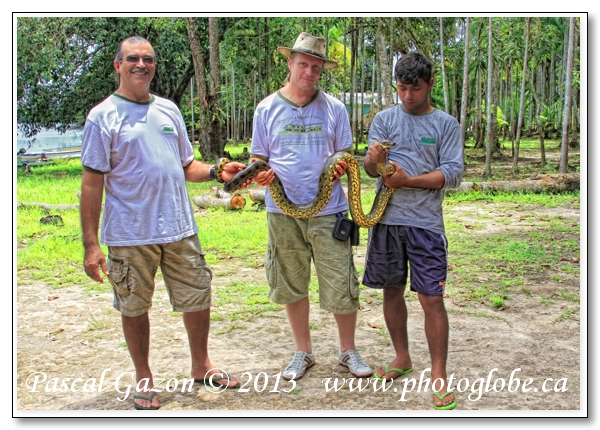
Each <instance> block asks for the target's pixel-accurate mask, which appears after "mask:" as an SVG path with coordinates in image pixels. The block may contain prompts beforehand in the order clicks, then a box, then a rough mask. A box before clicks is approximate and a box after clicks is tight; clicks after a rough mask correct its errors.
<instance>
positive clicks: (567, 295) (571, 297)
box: [558, 290, 579, 303]
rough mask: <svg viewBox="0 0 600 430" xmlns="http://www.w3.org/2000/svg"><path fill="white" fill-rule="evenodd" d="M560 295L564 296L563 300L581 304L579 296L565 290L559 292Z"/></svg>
mask: <svg viewBox="0 0 600 430" xmlns="http://www.w3.org/2000/svg"><path fill="white" fill-rule="evenodd" d="M558 293H559V294H560V295H561V296H562V298H563V299H565V300H567V301H569V302H575V303H579V294H573V293H570V292H568V291H564V290H558Z"/></svg>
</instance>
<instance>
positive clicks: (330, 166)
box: [217, 140, 395, 228]
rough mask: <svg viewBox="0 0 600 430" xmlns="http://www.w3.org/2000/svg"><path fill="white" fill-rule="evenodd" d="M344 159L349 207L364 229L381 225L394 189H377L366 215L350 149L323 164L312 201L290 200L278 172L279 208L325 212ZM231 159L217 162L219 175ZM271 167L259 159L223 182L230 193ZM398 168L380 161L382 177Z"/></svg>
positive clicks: (274, 192) (274, 188)
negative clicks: (337, 168) (338, 170)
mask: <svg viewBox="0 0 600 430" xmlns="http://www.w3.org/2000/svg"><path fill="white" fill-rule="evenodd" d="M394 145H395V143H394V142H391V141H389V140H384V141H382V142H381V146H382V147H383V148H384V149H386V148H391V147H392V146H394ZM340 160H344V161H345V162H346V164H347V165H348V168H347V169H346V175H348V207H349V208H350V213H351V214H352V219H353V220H354V222H356V223H357V224H358V225H359V226H360V227H363V228H369V227H372V226H374V225H375V224H377V223H378V222H379V220H380V219H381V217H382V216H383V212H384V211H385V207H386V206H387V203H388V201H389V200H390V197H391V196H392V193H393V192H394V190H393V189H392V188H388V187H386V186H385V185H383V184H382V185H381V188H380V189H379V191H378V192H377V195H376V196H375V200H374V201H373V205H372V207H371V211H370V212H369V213H368V214H365V213H364V212H363V209H362V204H361V200H360V167H359V165H358V163H357V162H356V160H355V159H354V157H353V156H352V155H351V154H349V153H347V152H336V153H335V154H333V155H332V156H331V157H329V159H328V160H327V162H326V163H325V166H323V170H322V172H321V177H320V178H319V189H318V190H319V191H318V193H317V196H316V197H315V199H314V200H313V201H312V202H310V203H308V204H304V205H298V204H296V203H293V202H292V201H290V199H289V198H288V197H287V195H286V193H285V189H284V188H283V185H282V184H281V181H280V180H279V178H278V177H277V175H275V178H274V179H273V182H272V183H271V184H270V185H269V190H270V192H271V197H272V198H273V201H274V202H275V204H276V205H277V207H279V209H281V210H282V211H283V212H285V213H286V214H288V215H290V216H293V217H294V218H310V217H311V216H314V215H316V214H318V213H319V212H321V211H322V210H323V208H325V206H326V205H327V203H328V202H329V199H330V198H331V191H332V189H333V179H334V178H335V175H334V173H335V170H336V169H335V166H336V165H337V164H338V163H339V162H340ZM227 162H228V160H227V159H225V158H222V159H220V160H219V162H218V164H217V166H218V170H217V178H220V174H219V173H220V172H221V171H222V170H223V167H224V166H225V164H227ZM269 169H270V167H269V165H268V164H267V163H266V162H264V161H260V160H259V161H255V162H253V163H250V164H249V165H248V167H246V168H245V169H244V170H242V171H241V172H239V173H238V174H237V175H235V176H234V177H233V178H232V179H231V181H229V182H227V183H225V184H224V185H223V189H224V190H225V191H226V192H231V191H235V190H237V189H238V188H239V187H241V186H242V184H244V182H246V181H248V180H250V179H252V178H254V177H255V176H256V175H258V174H259V173H260V172H262V171H264V170H269ZM394 171H395V168H394V166H392V165H390V164H387V163H379V164H377V172H378V173H379V174H380V175H381V176H389V175H391V174H393V173H394ZM221 182H222V181H221Z"/></svg>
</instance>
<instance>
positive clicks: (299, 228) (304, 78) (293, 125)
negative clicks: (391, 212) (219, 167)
mask: <svg viewBox="0 0 600 430" xmlns="http://www.w3.org/2000/svg"><path fill="white" fill-rule="evenodd" d="M277 50H278V51H279V52H280V53H281V54H283V55H285V56H286V57H287V58H288V60H287V65H288V69H289V75H288V82H287V83H286V85H285V86H284V87H283V88H281V89H280V90H279V91H277V92H276V93H273V94H271V95H270V96H268V97H267V98H265V99H264V100H263V101H261V102H260V103H259V105H258V106H257V107H256V112H255V115H254V129H253V135H252V145H251V147H250V154H251V157H252V159H251V161H253V160H256V159H262V160H265V161H268V163H269V165H270V167H271V169H270V170H268V171H266V172H262V173H260V174H259V175H258V176H257V177H256V178H255V180H256V182H257V183H258V184H260V185H269V184H270V183H271V182H272V181H273V178H274V175H275V174H277V176H278V178H279V179H280V181H281V183H282V184H283V186H284V188H285V190H286V194H287V197H288V198H289V199H290V200H291V201H292V202H293V203H296V204H299V205H302V204H309V203H310V202H312V201H313V200H314V199H315V197H316V195H317V192H318V187H319V177H320V175H321V171H322V168H323V165H324V164H325V162H326V161H327V159H328V158H329V157H330V156H331V155H333V154H334V153H335V152H338V151H347V150H350V149H351V148H352V133H351V130H350V122H349V120H348V114H347V112H346V108H345V106H344V104H343V103H342V102H340V101H339V100H337V99H335V98H334V97H332V96H330V95H328V94H325V93H324V92H322V91H320V90H319V89H318V88H317V84H318V82H319V77H320V76H321V72H322V71H323V69H333V68H335V67H337V66H338V64H337V63H336V62H335V61H333V60H329V59H327V57H326V52H327V47H326V42H325V39H324V38H322V37H315V36H312V35H310V34H308V33H301V34H300V36H298V39H297V40H296V43H295V44H294V47H293V48H286V47H279V48H278V49H277ZM345 168H346V165H345V164H344V165H342V166H338V169H337V170H338V171H337V173H336V175H337V177H336V179H337V178H339V177H340V176H341V175H343V173H344V172H345ZM266 206H267V218H268V226H269V227H268V228H269V243H268V249H267V255H266V260H265V269H266V272H267V279H268V281H269V286H270V292H269V297H270V298H271V300H273V301H274V302H275V303H279V304H283V305H285V309H286V312H287V315H288V319H289V321H290V325H291V328H292V332H293V334H294V339H295V342H296V353H295V355H294V357H293V359H292V361H291V362H290V364H289V365H288V366H287V367H286V368H285V369H284V371H283V373H282V376H283V378H284V379H286V380H292V379H299V378H301V377H302V376H303V375H304V373H305V372H306V369H307V368H309V367H311V366H313V365H314V364H315V355H314V353H313V348H312V344H311V337H310V328H309V311H310V303H309V300H308V286H309V283H310V278H311V261H313V262H314V265H315V268H316V272H317V279H318V282H319V305H320V307H321V308H322V309H325V310H327V311H329V312H332V313H333V314H334V318H335V320H336V322H337V326H338V332H339V339H340V351H339V354H338V357H337V359H338V362H339V364H340V365H342V366H345V367H347V368H348V369H349V370H350V372H351V373H352V374H353V375H354V376H356V377H361V378H363V377H369V376H371V375H372V373H373V371H372V369H371V368H370V367H369V366H368V365H367V364H366V363H365V362H364V361H363V359H362V358H361V356H360V354H359V353H358V351H357V349H356V345H355V344H354V333H355V329H356V316H357V310H358V308H359V300H358V297H359V284H358V274H357V272H356V269H355V267H354V262H353V253H352V245H351V243H350V241H349V240H347V241H340V240H338V239H335V238H333V236H332V231H333V228H334V226H335V224H336V221H337V219H338V218H339V217H342V216H344V215H345V214H346V213H347V210H348V203H347V201H346V196H345V194H344V191H343V189H342V185H341V183H340V181H335V183H334V186H333V191H332V193H331V198H330V200H329V202H328V204H327V206H325V208H324V209H323V210H322V211H321V212H320V213H318V214H317V215H316V216H313V217H311V218H308V219H299V218H294V217H292V216H289V215H287V214H285V213H284V212H283V211H281V210H280V209H279V208H278V207H277V205H276V204H275V202H274V201H273V199H272V198H271V195H270V193H267V197H266Z"/></svg>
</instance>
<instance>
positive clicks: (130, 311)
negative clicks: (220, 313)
mask: <svg viewBox="0 0 600 430" xmlns="http://www.w3.org/2000/svg"><path fill="white" fill-rule="evenodd" d="M204 255H205V253H204V252H202V248H201V247H200V241H199V240H198V235H196V234H194V235H192V236H189V237H186V238H184V239H182V240H179V241H177V242H171V243H161V244H156V245H139V246H110V247H109V249H108V262H107V265H108V271H109V275H108V278H109V279H110V283H111V284H112V286H113V290H114V302H113V306H114V308H115V309H117V310H118V311H119V312H121V313H122V314H123V315H125V316H128V317H137V316H140V315H143V314H144V313H146V312H147V311H148V310H149V309H150V308H151V307H152V296H153V295H154V277H155V275H156V271H157V270H158V266H160V270H161V272H162V274H163V279H164V281H165V286H166V287H167V292H168V294H169V301H170V302H171V305H172V306H173V310H174V311H176V312H195V311H201V310H203V309H207V308H209V307H210V305H211V280H212V271H211V269H210V267H209V266H208V264H207V263H206V261H205V260H204Z"/></svg>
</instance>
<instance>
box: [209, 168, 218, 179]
mask: <svg viewBox="0 0 600 430" xmlns="http://www.w3.org/2000/svg"><path fill="white" fill-rule="evenodd" d="M216 170H217V166H212V167H211V168H210V173H209V174H210V179H212V180H213V181H214V180H216V179H217V176H216V175H215V171H216Z"/></svg>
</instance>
